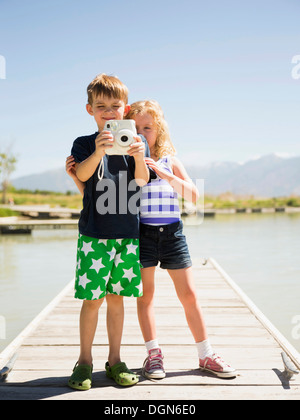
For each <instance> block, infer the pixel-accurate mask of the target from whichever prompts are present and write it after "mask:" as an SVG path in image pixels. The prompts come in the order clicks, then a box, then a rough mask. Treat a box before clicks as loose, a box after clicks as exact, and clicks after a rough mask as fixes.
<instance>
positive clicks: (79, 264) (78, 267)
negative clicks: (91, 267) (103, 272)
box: [77, 258, 81, 270]
mask: <svg viewBox="0 0 300 420" xmlns="http://www.w3.org/2000/svg"><path fill="white" fill-rule="evenodd" d="M80 268H81V259H80V258H79V260H78V261H77V270H80Z"/></svg>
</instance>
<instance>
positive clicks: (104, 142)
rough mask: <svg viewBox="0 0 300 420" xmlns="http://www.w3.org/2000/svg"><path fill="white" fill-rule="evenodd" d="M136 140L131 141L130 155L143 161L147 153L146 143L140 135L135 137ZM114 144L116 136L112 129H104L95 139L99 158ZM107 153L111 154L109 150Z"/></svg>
mask: <svg viewBox="0 0 300 420" xmlns="http://www.w3.org/2000/svg"><path fill="white" fill-rule="evenodd" d="M133 138H134V140H135V142H134V143H131V144H130V145H129V146H128V147H129V150H127V153H126V154H128V155H129V156H133V157H134V159H135V160H136V161H142V160H143V159H144V155H145V144H144V143H143V142H142V139H141V138H140V137H139V136H134V137H133ZM113 146H114V137H113V135H112V133H111V132H110V131H106V130H103V131H102V132H101V133H100V134H98V136H97V138H96V140H95V147H96V149H95V153H94V154H95V156H97V157H98V159H99V160H101V159H102V158H103V156H104V155H105V154H106V153H107V149H111V148H112V147H113ZM107 154H110V153H109V151H108V153H107Z"/></svg>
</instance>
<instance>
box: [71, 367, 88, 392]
mask: <svg viewBox="0 0 300 420" xmlns="http://www.w3.org/2000/svg"><path fill="white" fill-rule="evenodd" d="M92 372H93V366H90V365H79V366H78V363H76V365H75V367H74V369H73V374H72V376H71V378H70V379H69V381H68V385H69V387H71V388H73V389H77V390H78V391H88V390H89V389H90V388H91V387H92Z"/></svg>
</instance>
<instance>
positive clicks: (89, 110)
mask: <svg viewBox="0 0 300 420" xmlns="http://www.w3.org/2000/svg"><path fill="white" fill-rule="evenodd" d="M86 110H87V112H88V113H89V114H90V115H92V116H93V115H94V113H93V108H92V106H91V105H90V104H86Z"/></svg>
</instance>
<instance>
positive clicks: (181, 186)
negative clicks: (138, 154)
mask: <svg viewBox="0 0 300 420" xmlns="http://www.w3.org/2000/svg"><path fill="white" fill-rule="evenodd" d="M145 161H146V163H147V164H148V165H149V166H150V168H152V169H153V170H154V171H155V172H156V173H157V175H158V176H159V177H160V178H162V179H165V180H166V181H168V182H169V184H170V185H171V187H172V188H174V190H175V191H176V192H177V193H178V194H180V195H181V197H182V198H184V199H185V200H187V201H191V202H192V203H194V204H196V202H197V201H198V199H199V191H198V190H197V188H196V185H195V184H194V183H193V181H192V180H191V178H190V177H189V175H188V174H187V172H186V170H185V168H184V166H183V164H182V163H181V162H180V161H179V160H178V159H177V158H175V157H172V167H173V174H170V172H168V171H165V170H163V169H161V168H160V167H159V166H158V165H157V163H156V162H155V161H154V160H153V159H149V158H145Z"/></svg>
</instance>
